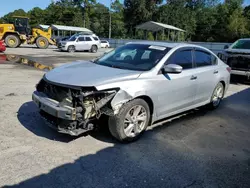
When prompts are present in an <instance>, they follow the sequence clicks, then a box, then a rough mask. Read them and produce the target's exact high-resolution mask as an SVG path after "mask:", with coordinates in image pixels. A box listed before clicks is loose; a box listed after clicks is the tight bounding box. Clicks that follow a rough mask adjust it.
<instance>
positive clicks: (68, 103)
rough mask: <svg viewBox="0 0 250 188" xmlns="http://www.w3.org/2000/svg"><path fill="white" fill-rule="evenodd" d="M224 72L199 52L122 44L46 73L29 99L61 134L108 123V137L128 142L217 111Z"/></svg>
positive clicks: (226, 74) (214, 60) (210, 56)
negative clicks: (157, 127) (204, 109)
mask: <svg viewBox="0 0 250 188" xmlns="http://www.w3.org/2000/svg"><path fill="white" fill-rule="evenodd" d="M230 71H231V69H230V67H228V66H227V65H226V64H225V63H223V62H222V61H221V60H220V59H219V58H218V57H217V56H216V55H215V54H214V53H213V52H211V51H210V50H208V49H206V48H203V47H201V46H196V45H190V44H180V43H157V42H151V43H149V42H140V43H128V44H126V45H124V46H122V47H119V48H117V49H115V50H113V51H111V52H109V53H108V54H105V55H103V56H102V57H100V58H98V59H96V60H95V61H91V62H86V61H84V62H76V63H72V64H66V65H63V66H61V67H58V68H56V69H53V70H52V71H50V72H48V73H46V74H45V75H44V77H43V78H42V79H41V81H40V82H39V84H38V85H37V90H36V91H35V92H34V93H33V96H32V98H33V101H34V102H35V103H36V104H37V106H38V107H39V109H40V111H41V114H42V116H43V117H44V118H45V119H46V121H48V122H49V125H51V126H52V127H54V128H56V129H57V130H58V131H59V132H61V133H66V134H70V135H79V134H81V133H83V132H85V131H88V130H92V129H94V128H95V127H96V126H98V125H99V126H102V123H96V122H98V121H96V120H98V119H101V117H108V125H109V130H110V132H111V134H112V135H113V136H114V137H115V138H116V139H118V140H119V141H122V142H131V141H135V140H136V139H138V138H139V137H140V136H141V135H142V133H143V132H144V131H145V130H146V128H147V127H148V126H150V125H151V124H153V123H154V122H156V121H158V120H161V119H164V118H167V117H169V116H173V115H176V114H179V113H182V112H184V111H187V110H190V109H194V108H197V107H200V106H204V105H209V106H210V107H211V108H213V109H215V108H217V107H218V106H219V105H220V103H221V101H222V99H223V96H224V95H225V92H226V91H227V89H228V86H229V82H230Z"/></svg>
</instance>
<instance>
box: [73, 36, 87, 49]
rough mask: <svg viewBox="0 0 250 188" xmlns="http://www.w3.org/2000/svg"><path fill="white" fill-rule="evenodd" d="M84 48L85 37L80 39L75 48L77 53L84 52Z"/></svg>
mask: <svg viewBox="0 0 250 188" xmlns="http://www.w3.org/2000/svg"><path fill="white" fill-rule="evenodd" d="M84 46H85V38H84V37H78V39H77V41H76V44H75V47H76V50H77V51H82V50H84Z"/></svg>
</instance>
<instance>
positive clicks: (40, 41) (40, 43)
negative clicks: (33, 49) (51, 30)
mask: <svg viewBox="0 0 250 188" xmlns="http://www.w3.org/2000/svg"><path fill="white" fill-rule="evenodd" d="M36 46H37V47H38V48H40V49H47V48H48V47H49V41H48V39H46V38H45V37H38V38H37V39H36Z"/></svg>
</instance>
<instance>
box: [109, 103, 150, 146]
mask: <svg viewBox="0 0 250 188" xmlns="http://www.w3.org/2000/svg"><path fill="white" fill-rule="evenodd" d="M136 114H137V115H136ZM150 116H151V115H150V109H149V106H148V104H147V102H146V101H144V100H143V99H139V98H138V99H134V100H132V101H130V102H128V103H126V104H124V105H123V106H122V107H121V109H120V110H119V113H118V114H116V115H115V116H110V117H109V131H110V133H111V135H112V136H113V137H115V138H116V139H117V140H118V141H120V142H124V143H126V142H133V141H136V140H138V139H139V138H140V137H141V135H142V134H143V133H144V132H145V130H146V129H147V127H148V125H149V123H150ZM139 119H140V120H139Z"/></svg>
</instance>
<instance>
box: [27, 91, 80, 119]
mask: <svg viewBox="0 0 250 188" xmlns="http://www.w3.org/2000/svg"><path fill="white" fill-rule="evenodd" d="M32 100H33V101H34V103H35V104H36V105H37V106H38V108H39V109H40V110H42V111H44V112H46V113H48V114H50V115H52V116H54V117H56V118H60V119H64V120H71V121H74V120H76V109H75V108H72V107H70V106H60V105H59V102H58V101H56V100H53V99H50V98H48V97H47V96H46V95H44V94H43V93H40V92H37V91H35V92H34V93H33V94H32Z"/></svg>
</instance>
